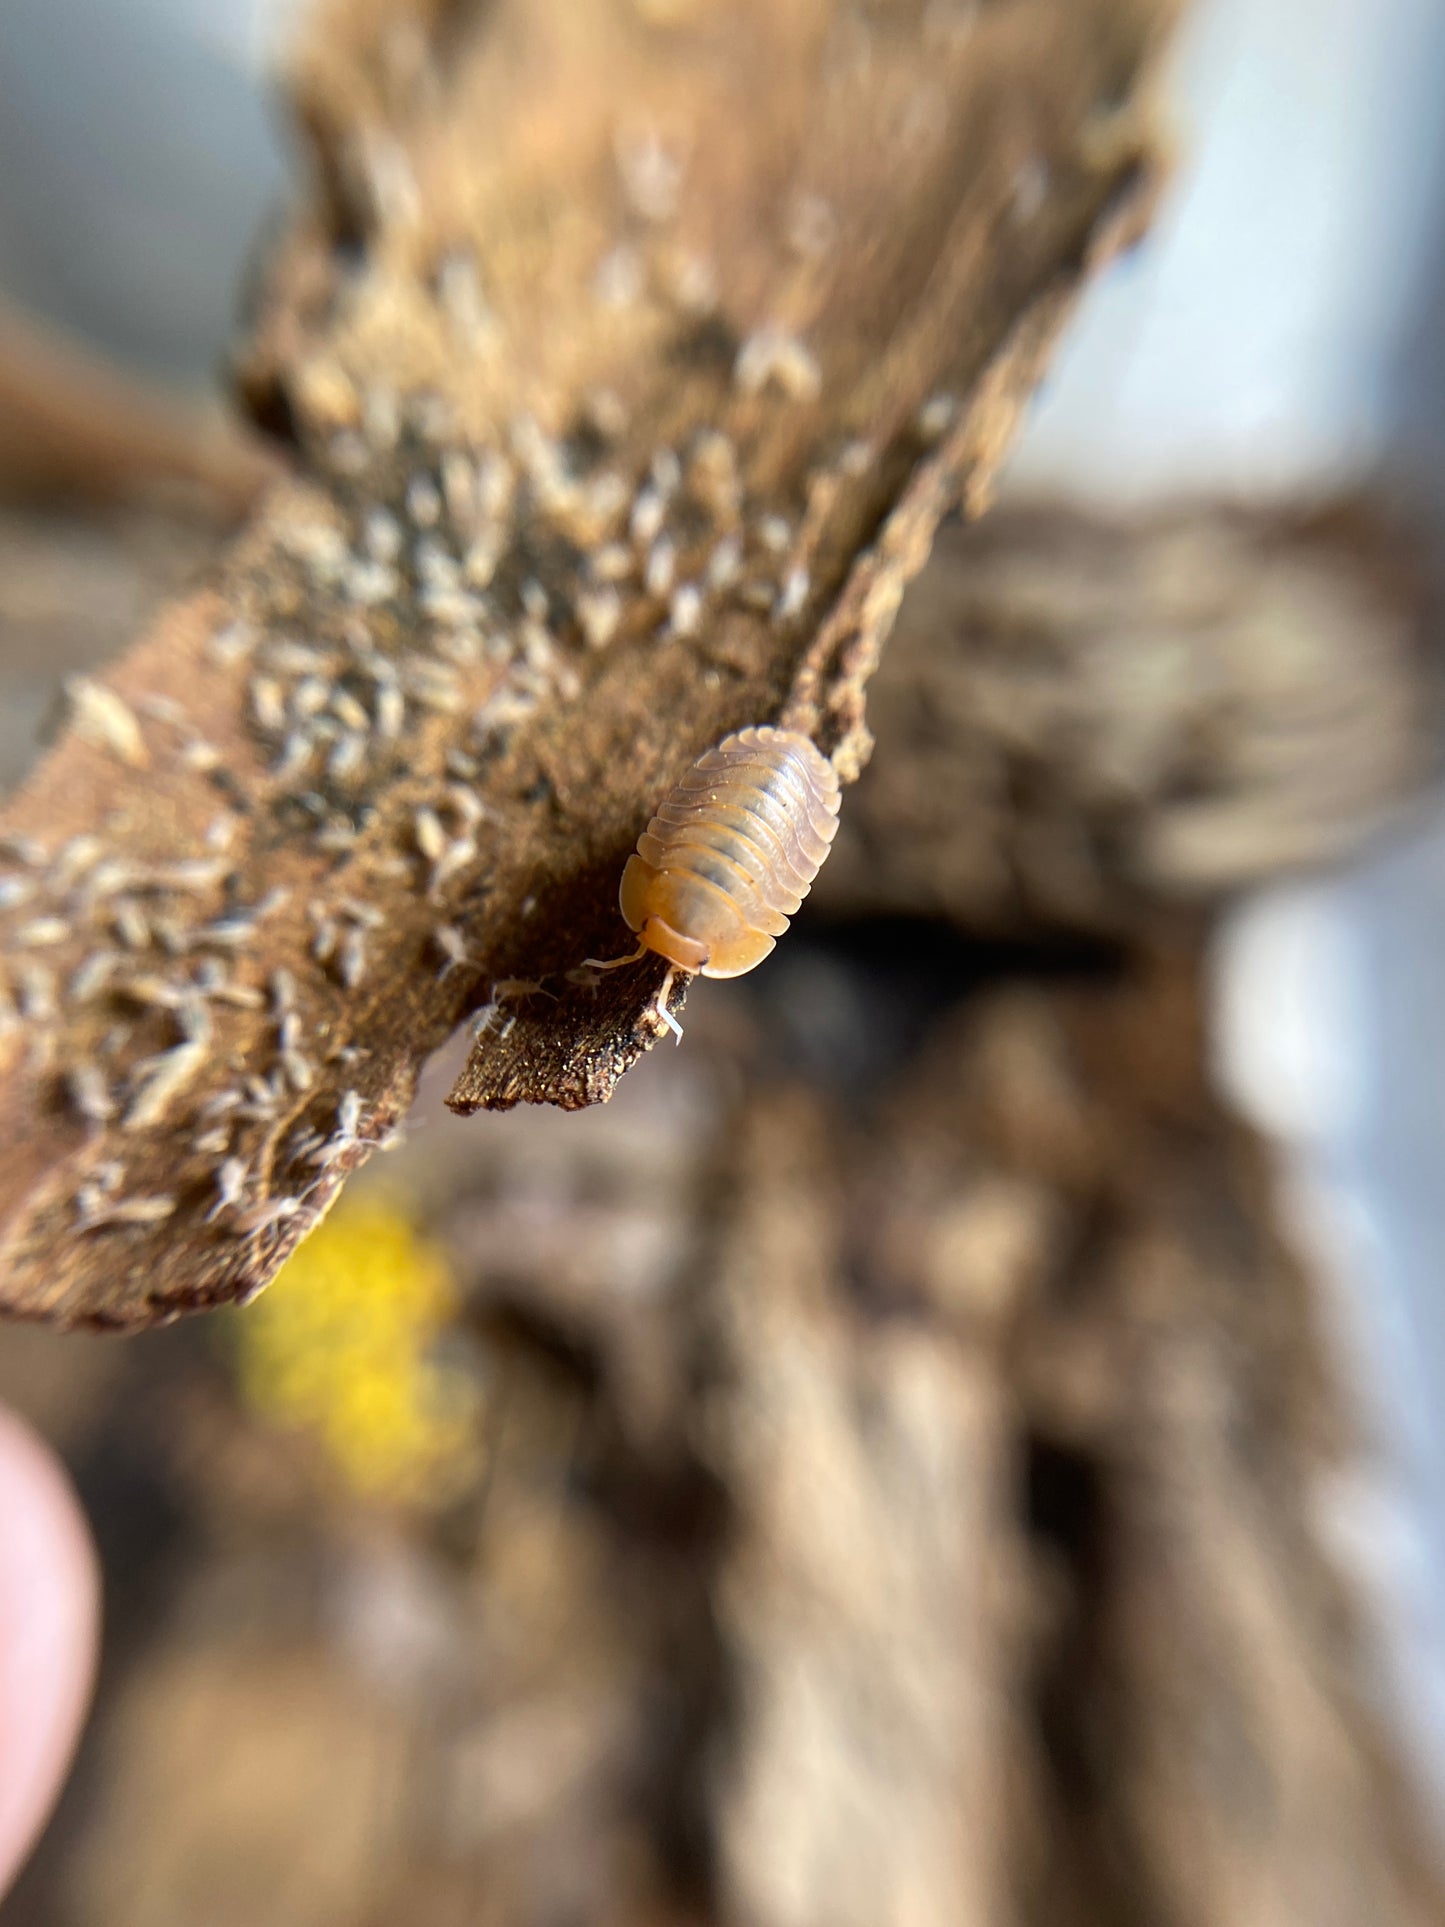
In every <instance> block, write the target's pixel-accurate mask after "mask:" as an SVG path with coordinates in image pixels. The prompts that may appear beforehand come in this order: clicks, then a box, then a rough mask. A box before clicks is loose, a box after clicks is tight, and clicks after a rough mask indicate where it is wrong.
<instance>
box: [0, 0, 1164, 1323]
mask: <svg viewBox="0 0 1445 1927" xmlns="http://www.w3.org/2000/svg"><path fill="white" fill-rule="evenodd" d="M1171 12H1172V7H1171V6H1170V5H1169V4H1168V0H1128V3H1127V4H1126V3H1125V0H1090V4H1087V5H1079V4H1077V0H1067V3H1066V0H1011V3H1009V4H999V5H993V6H989V7H986V8H983V9H977V8H975V7H973V6H971V5H968V6H965V5H959V6H956V7H955V6H951V5H948V4H938V3H937V0H932V3H931V4H928V5H923V4H922V3H921V0H916V3H915V0H897V4H890V5H885V4H878V5H865V6H862V7H858V6H854V5H845V4H842V0H795V3H794V4H791V5H788V6H778V5H776V4H775V0H735V3H734V4H729V5H726V6H724V5H721V4H716V3H715V0H697V4H695V5H685V6H681V7H678V6H669V7H666V8H661V9H659V8H657V7H655V6H650V5H649V6H644V5H635V4H627V3H625V0H587V4H579V3H578V0H550V3H549V4H545V5H539V4H537V0H498V4H494V5H490V6H479V7H475V8H471V7H462V8H458V7H455V6H448V7H426V6H418V7H416V8H414V9H413V8H408V7H405V6H401V5H392V4H381V5H375V6H363V5H361V4H348V5H344V6H341V7H339V8H335V9H331V10H329V12H328V13H327V14H326V15H324V16H323V20H322V23H321V25H320V27H319V28H318V29H317V31H316V32H315V33H314V35H313V36H312V39H311V41H310V43H309V47H308V50H307V51H306V53H305V55H304V58H302V59H301V60H300V62H299V64H298V77H297V81H296V92H297V98H298V101H299V104H300V109H301V113H302V117H303V120H304V122H305V124H306V126H307V128H308V130H309V132H310V134H311V136H312V139H313V144H314V148H315V154H316V159H317V163H318V172H319V192H318V196H317V199H316V204H315V206H314V207H313V208H312V209H311V211H310V212H309V213H307V214H304V215H303V216H302V217H301V218H300V219H298V221H297V223H296V224H295V226H294V227H293V229H292V231H291V233H290V235H289V237H288V238H287V239H285V240H284V241H283V243H282V244H281V246H280V248H279V249H278V251H277V254H276V257H275V259H274V261H273V263H272V265H271V269H270V271H269V274H268V276H267V277H266V281H265V285H264V288H263V291H262V294H261V298H260V304H259V311H258V317H257V321H256V327H255V331H254V335H253V338H252V341H251V343H250V345H249V347H248V348H247V350H246V351H245V353H244V355H243V357H242V364H241V376H242V383H243V388H244V392H245V393H246V395H247V397H248V399H249V401H250V405H251V408H252V410H253V413H254V414H255V415H256V417H257V418H258V419H259V420H261V421H262V422H263V423H264V424H265V425H267V426H269V427H271V428H272V429H274V430H276V431H277V432H280V433H282V434H284V435H285V436H286V437H287V438H288V439H289V440H290V441H291V443H292V444H293V447H294V450H295V453H296V456H297V460H298V472H297V475H296V478H295V479H293V480H288V481H286V482H284V483H282V484H281V485H279V486H278V487H277V488H275V489H274V490H273V491H272V492H271V493H270V494H269V496H268V497H267V498H266V500H265V501H264V502H263V503H262V505H261V506H260V508H259V509H258V511H257V513H256V515H255V516H254V518H253V520H252V523H251V525H250V527H249V529H248V530H247V532H246V533H245V534H244V536H243V537H242V538H241V540H240V541H239V543H238V545H237V546H236V548H235V549H234V551H233V552H232V553H231V554H230V555H229V557H228V558H227V559H226V560H225V561H224V562H223V564H222V565H221V566H220V567H219V569H218V570H217V572H216V576H215V580H214V582H213V584H212V585H211V586H210V587H208V588H207V589H206V590H204V591H203V592H201V593H199V594H197V595H196V596H195V597H193V598H192V599H191V600H189V601H188V602H185V603H183V604H180V605H178V606H176V607H175V608H173V609H172V610H171V611H170V612H169V613H168V614H167V615H166V616H165V617H163V619H162V620H161V621H160V623H159V624H158V625H157V626H156V628H155V629H154V631H153V632H152V633H151V634H150V636H148V637H147V638H146V639H145V640H143V641H142V642H141V643H140V644H138V645H137V647H136V648H135V649H134V650H133V651H132V652H131V653H130V655H129V656H127V657H126V658H125V659H124V660H123V661H122V662H121V663H120V664H119V665H117V667H116V669H115V671H114V672H113V674H112V675H110V676H109V677H108V678H106V681H105V684H104V686H103V687H102V686H99V685H96V686H84V687H80V688H76V689H73V690H72V691H71V692H70V693H71V705H72V722H71V725H70V727H69V729H68V731H67V732H66V733H65V734H64V736H63V737H62V739H61V741H60V742H59V743H58V745H57V747H56V748H55V750H54V751H53V752H52V753H51V755H50V756H49V758H48V759H47V761H46V762H45V764H44V765H43V766H42V768H41V769H40V770H39V771H38V772H37V774H36V775H35V777H34V778H33V780H32V781H31V782H30V783H29V785H28V786H27V787H26V788H25V789H24V790H23V791H22V792H21V794H20V795H19V796H18V797H17V798H16V800H15V801H14V803H13V804H12V805H11V807H10V808H9V810H8V811H7V812H6V813H5V816H4V818H3V821H0V836H3V837H5V838H6V839H7V841H6V843H5V846H4V847H5V849H6V851H7V852H8V866H7V869H6V872H5V876H4V881H3V888H4V891H5V893H6V907H5V908H4V910H3V913H0V914H3V918H4V924H3V937H4V956H5V965H6V977H7V980H8V995H9V999H10V1018H9V1022H8V1025H7V1027H6V1031H5V1035H4V1038H3V1043H0V1050H3V1054H4V1055H3V1088H0V1095H3V1115H4V1122H3V1126H0V1132H3V1135H0V1171H3V1174H4V1175H3V1195H0V1275H3V1281H4V1282H3V1286H0V1295H3V1303H4V1305H5V1306H6V1307H7V1308H8V1309H10V1310H12V1311H16V1312H21V1313H26V1314H29V1315H32V1316H41V1317H48V1318H52V1319H57V1320H61V1321H67V1322H89V1323H93V1324H105V1325H113V1326H134V1325H141V1324H145V1323H148V1322H153V1321H154V1320H156V1319H159V1318H163V1317H166V1316H169V1315H172V1314H174V1313H176V1312H178V1311H180V1310H183V1309H187V1308H192V1307H197V1306H203V1305H208V1304H213V1303H217V1302H220V1301H223V1300H227V1299H233V1298H240V1297H245V1296H246V1295H247V1294H249V1293H250V1292H252V1291H254V1290H256V1289H257V1288H259V1287H260V1286H261V1285H262V1284H263V1283H264V1282H265V1281H266V1279H267V1278H268V1277H269V1276H270V1275H271V1273H272V1272H273V1271H274V1269H275V1267H276V1265H277V1264H278V1263H279V1262H280V1260H281V1259H282V1258H283V1257H284V1256H285V1254H286V1252H287V1251H288V1250H289V1249H290V1248H291V1247H292V1245H293V1244H294V1243H295V1242H296V1240H297V1238H298V1237H299V1236H300V1235H302V1233H303V1232H304V1231H305V1230H306V1228H307V1227H309V1226H310V1225H311V1224H313V1223H314V1222H315V1221H316V1219H317V1217H318V1216H319V1214H320V1213H321V1212H322V1211H323V1210H324V1209H325V1207H326V1205H327V1204H328V1202H329V1201H330V1199H331V1198H332V1196H333V1195H334V1193H335V1191H336V1189H337V1187H338V1185H339V1184H340V1182H341V1180H342V1177H343V1175H344V1174H345V1173H346V1172H347V1171H348V1170H349V1169H351V1168H352V1167H353V1166H354V1165H355V1164H356V1163H358V1162H359V1161H360V1160H361V1159H362V1158H364V1157H365V1155H366V1154H367V1151H368V1149H369V1147H370V1146H371V1145H372V1144H373V1143H374V1142H375V1141H376V1140H378V1139H379V1138H384V1137H385V1136H386V1134H387V1133H388V1132H389V1131H390V1129H391V1128H392V1126H393V1125H394V1124H395V1122H396V1121H397V1119H398V1118H399V1117H400V1115H401V1114H402V1112H403V1111H404V1109H405V1107H406V1104H407V1101H408V1099H409V1096H410V1092H411V1089H412V1085H413V1081H414V1078H415V1073H416V1069H417V1066H418V1065H419V1063H420V1062H421V1061H422V1060H423V1059H424V1058H425V1056H426V1055H427V1054H428V1053H429V1052H430V1051H431V1050H433V1049H434V1048H435V1047H436V1045H437V1044H438V1043H439V1042H440V1041H441V1040H442V1039H443V1038H444V1037H445V1036H446V1035H447V1034H448V1033H449V1031H450V1030H451V1029H452V1028H453V1027H454V1026H455V1025H456V1024H457V1022H458V1021H459V1020H460V1019H461V1018H462V1017H463V1016H464V1015H465V1014H466V1013H467V1012H468V1011H469V1010H480V1012H481V1013H482V1014H481V1017H480V1020H479V1031H478V1047H477V1050H476V1053H475V1054H474V1057H473V1060H472V1063H471V1065H470V1066H469V1068H468V1070H467V1072H466V1074H465V1075H464V1077H463V1078H462V1080H461V1081H460V1083H459V1085H458V1088H457V1090H456V1092H455V1093H454V1098H453V1101H454V1103H455V1104H456V1105H457V1106H458V1107H459V1108H463V1109H466V1108H472V1107H475V1106H478V1105H507V1104H512V1103H515V1102H517V1101H518V1100H519V1099H530V1100H545V1101H550V1102H554V1103H559V1104H564V1105H579V1104H585V1103H591V1102H595V1101H598V1100H600V1099H602V1098H604V1097H606V1096H607V1094H608V1092H609V1091H610V1090H611V1088H612V1086H613V1084H614V1083H615V1080H616V1078H617V1077H618V1076H619V1075H620V1073H621V1072H622V1071H623V1070H624V1069H625V1068H626V1067H627V1066H628V1064H630V1063H631V1062H633V1061H634V1060H635V1058H636V1057H637V1055H638V1054H639V1053H640V1052H641V1051H642V1050H643V1049H645V1048H646V1047H647V1046H648V1045H649V1044H650V1043H651V1042H652V1041H653V1038H654V1035H655V1033H656V1030H657V1028H658V1024H657V1020H656V1018H655V1017H654V1016H652V1015H650V1014H649V1011H648V1006H649V1003H650V1001H651V999H652V998H653V997H654V996H655V994H656V991H657V988H658V984H659V981H660V976H661V968H660V967H659V968H658V969H657V970H655V971H654V970H652V969H650V968H649V967H647V966H639V967H638V968H637V969H636V970H635V971H624V972H617V973H615V974H614V975H613V976H612V977H610V978H607V979H604V980H602V981H601V982H600V983H594V982H590V981H586V980H585V979H584V980H583V981H581V982H578V981H574V980H573V979H572V977H571V976H569V973H570V972H573V971H575V970H576V969H577V967H578V966H579V965H580V964H581V961H582V959H583V958H585V957H586V956H588V955H589V954H590V955H606V954H608V953H609V951H611V950H615V949H616V947H617V944H618V940H619V936H620V925H619V921H618V918H617V916H616V911H615V904H614V893H615V888H616V880H617V876H618V873H619V871H620V868H621V863H622V859H623V857H624V855H625V853H626V851H627V849H628V848H629V847H630V845H631V843H632V841H633V839H634V838H635V836H636V834H637V831H638V829H639V827H640V826H641V824H642V823H643V822H644V821H645V820H646V817H647V814H648V809H649V805H650V804H651V802H652V800H653V799H654V798H655V796H656V794H657V793H658V791H659V790H660V789H661V788H662V787H664V786H665V784H666V783H667V782H668V781H669V780H671V779H672V778H673V777H674V776H675V775H676V773H677V772H678V770H679V769H681V768H682V767H685V766H686V764H687V763H688V762H689V761H690V760H691V759H692V758H693V757H694V756H695V755H696V754H697V752H698V751H699V750H700V749H701V748H703V747H704V746H705V745H706V744H707V743H708V742H709V741H711V740H714V739H716V738H717V737H718V736H720V735H721V734H723V733H724V732H725V731H726V730H728V729H730V728H732V727H735V726H737V725H740V724H744V723H747V722H756V721H768V720H777V719H782V720H784V721H787V722H789V723H790V724H792V725H793V726H795V727H799V728H803V729H805V730H807V731H808V732H809V733H810V734H812V735H813V737H814V739H815V740H816V741H817V742H818V743H819V745H820V747H822V748H823V749H824V751H825V752H826V753H828V754H829V755H830V756H831V757H832V758H833V760H834V763H835V766H836V767H837V769H838V771H839V774H840V775H841V776H843V777H845V778H852V777H853V776H855V775H856V774H857V772H858V769H859V768H860V766H861V764H862V762H863V761H864V760H865V758H866V756H867V752H868V747H869V739H868V736H867V731H866V727H865V724H864V720H863V697H862V690H863V685H864V683H865V681H866V679H867V677H868V675H869V673H870V671H871V669H872V667H873V665H874V662H875V660H876V657H877V653H878V650H879V647H880V645H881V643H882V641H883V638H884V636H885V635H886V632H887V630H888V628H889V626H890V625H891V622H892V618H893V615H894V613H895V610H896V608H897V604H898V601H899V598H900V596H901V594H902V590H903V586H904V584H905V582H906V581H907V579H908V578H909V576H910V575H912V574H913V573H914V572H916V570H917V569H918V568H919V566H920V565H921V564H922V562H923V561H924V559H925V558H926V556H927V553H928V549H929V545H930V542H931V539H932V535H933V532H934V529H935V527H936V525H937V523H938V520H939V518H940V516H941V515H942V514H943V512H944V511H945V510H946V509H947V508H948V507H949V505H950V504H951V503H952V502H954V501H955V500H957V499H959V498H960V497H961V498H963V499H964V500H965V501H967V502H969V503H972V504H974V505H978V504H979V503H980V502H981V501H982V499H983V497H984V495H985V493H986V491H987V488H988V484H989V479H990V477H991V475H992V473H993V470H994V468H995V466H996V464H997V461H998V458H999V455H1000V453H1001V451H1002V448H1003V445H1004V443H1005V441H1006V440H1007V437H1008V434H1009V431H1010V429H1011V427H1012V424H1013V422H1014V419H1015V417H1016V415H1017V411H1018V408H1019V406H1020V404H1021V403H1022V401H1023V399H1024V397H1025V396H1026V394H1027V392H1028V390H1029V388H1030V386H1031V385H1032V382H1033V381H1034V379H1035V377H1036V375H1037V373H1038V370H1039V367H1040V365H1041V361H1042V358H1043V356H1044V354H1045V352H1046V350H1047V347H1048V344H1049V342H1050V341H1051V339H1052V337H1053V336H1054V334H1055V333H1056V331H1057V329H1058V327H1059V325H1060V323H1061V321H1062V319H1063V317H1064V315H1065V313H1066V311H1067V308H1068V305H1069V303H1070V301H1071V299H1072V297H1073V295H1074V294H1075V292H1076V290H1077V286H1078V284H1079V280H1080V277H1081V275H1082V274H1083V273H1084V272H1085V271H1086V269H1087V268H1088V266H1089V265H1090V264H1091V263H1093V262H1094V261H1096V260H1098V259H1099V258H1101V257H1102V256H1103V255H1105V254H1107V253H1108V252H1109V251H1110V250H1111V249H1112V248H1113V247H1115V246H1117V245H1119V244H1120V242H1121V241H1123V240H1125V239H1127V238H1129V237H1130V236H1131V235H1133V234H1134V233H1136V232H1137V230H1138V226H1139V223H1140V220H1141V217H1142V212H1143V209H1144V207H1145V205H1146V202H1147V198H1148V193H1149V188H1150V179H1151V160H1150V154H1149V149H1148V143H1147V138H1146V134H1145V131H1144V121H1143V119H1142V116H1141V110H1140V107H1139V101H1140V98H1141V90H1142V89H1143V88H1144V86H1145V82H1146V75H1147V71H1148V63H1149V58H1150V56H1151V54H1152V52H1153V50H1154V48H1155V46H1156V43H1157V41H1158V37H1159V34H1160V31H1161V29H1162V27H1163V26H1164V25H1165V23H1166V20H1167V17H1168V15H1169V14H1170V13H1171ZM680 1002H681V997H680V994H679V995H678V996H677V997H676V999H675V1005H676V1004H680Z"/></svg>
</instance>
